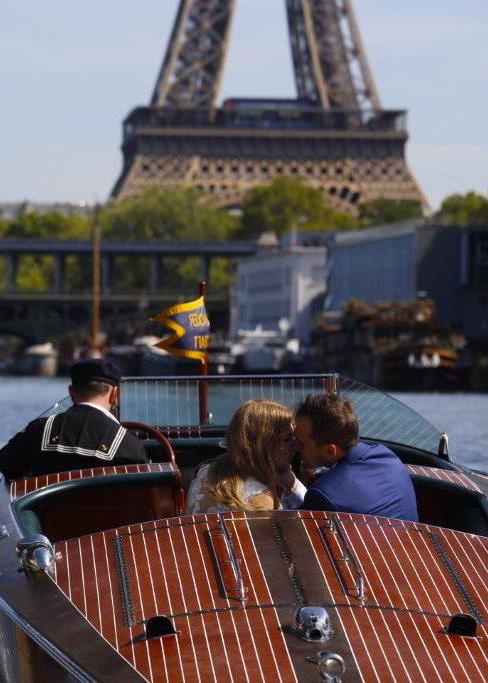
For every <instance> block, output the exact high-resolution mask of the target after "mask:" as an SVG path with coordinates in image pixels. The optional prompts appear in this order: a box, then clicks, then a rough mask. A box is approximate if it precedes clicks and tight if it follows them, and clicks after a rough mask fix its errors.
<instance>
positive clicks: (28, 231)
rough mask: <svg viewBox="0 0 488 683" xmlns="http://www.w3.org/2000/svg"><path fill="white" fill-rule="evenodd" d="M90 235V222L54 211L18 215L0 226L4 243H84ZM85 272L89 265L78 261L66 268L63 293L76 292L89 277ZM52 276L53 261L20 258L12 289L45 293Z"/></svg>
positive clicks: (24, 212) (27, 257)
mask: <svg viewBox="0 0 488 683" xmlns="http://www.w3.org/2000/svg"><path fill="white" fill-rule="evenodd" d="M90 233H91V218H89V217H84V216H79V215H76V214H73V215H65V214H61V213H56V212H54V211H50V212H48V213H42V214H39V213H34V212H30V211H20V212H19V214H18V216H17V217H16V218H14V219H13V220H11V221H9V222H0V235H1V236H2V237H4V238H6V239H52V240H67V239H87V238H88V237H89V236H90ZM71 260H72V259H71ZM69 261H70V259H67V262H69ZM3 265H4V264H2V266H3ZM3 270H4V268H3ZM88 271H89V264H88V263H80V262H79V260H77V262H76V265H75V266H74V268H73V269H71V268H68V266H67V268H66V279H67V289H68V290H79V289H80V285H81V284H82V283H83V282H84V281H86V280H87V279H89V277H90V276H89V272H88ZM53 272H54V259H53V258H52V257H51V256H23V257H22V258H20V260H19V263H18V269H17V282H16V285H17V287H18V288H19V289H20V290H21V291H26V292H42V291H46V290H48V289H49V288H50V286H51V282H52V277H53ZM3 277H4V276H3Z"/></svg>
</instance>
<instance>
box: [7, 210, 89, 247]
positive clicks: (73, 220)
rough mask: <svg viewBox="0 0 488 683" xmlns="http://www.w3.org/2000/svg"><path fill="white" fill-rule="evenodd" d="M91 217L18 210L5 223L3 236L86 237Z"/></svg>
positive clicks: (61, 238)
mask: <svg viewBox="0 0 488 683" xmlns="http://www.w3.org/2000/svg"><path fill="white" fill-rule="evenodd" d="M90 231H91V219H90V218H89V217H86V216H79V215H77V214H71V215H69V216H68V215H65V214H62V213H57V212H55V211H49V212H47V213H35V212H20V213H19V215H18V216H17V217H16V218H14V219H13V220H12V221H10V222H9V223H7V227H6V229H5V231H4V233H3V237H6V238H11V239H29V238H30V239H55V240H67V239H87V238H88V237H89V235H90Z"/></svg>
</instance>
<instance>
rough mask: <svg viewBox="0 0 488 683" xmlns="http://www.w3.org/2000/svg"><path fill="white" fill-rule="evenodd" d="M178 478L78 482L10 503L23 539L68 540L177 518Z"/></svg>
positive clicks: (155, 475) (153, 475)
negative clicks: (36, 535) (30, 536)
mask: <svg viewBox="0 0 488 683" xmlns="http://www.w3.org/2000/svg"><path fill="white" fill-rule="evenodd" d="M179 504H180V484H179V477H178V476H177V475H175V473H173V472H143V473H134V474H123V475H106V476H99V477H97V476H95V477H87V478H83V479H74V480H71V481H65V482H61V483H59V484H53V485H51V486H47V487H45V488H42V489H39V490H37V491H34V492H32V493H28V494H27V495H25V496H22V497H20V498H18V499H16V500H15V501H14V502H13V503H12V507H13V510H14V514H15V515H16V518H17V522H18V524H19V526H20V527H21V529H22V532H23V534H25V535H26V534H27V533H43V534H45V535H46V536H48V537H49V539H50V540H51V541H53V542H54V541H59V540H66V539H67V538H75V537H78V536H83V535H86V534H91V533H95V532H98V531H105V530H107V529H113V528H115V527H119V526H125V525H128V524H136V523H139V522H146V521H152V520H156V519H160V518H163V517H173V516H174V515H176V514H178V513H179Z"/></svg>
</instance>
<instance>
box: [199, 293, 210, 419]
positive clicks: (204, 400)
mask: <svg viewBox="0 0 488 683" xmlns="http://www.w3.org/2000/svg"><path fill="white" fill-rule="evenodd" d="M206 294H207V283H206V282H204V281H203V280H201V281H200V282H199V283H198V295H199V296H202V297H204V299H205V296H206ZM199 374H200V376H201V377H205V376H207V375H208V355H207V354H205V357H204V358H202V359H201V360H200V373H199ZM198 405H199V417H200V424H205V423H206V422H207V420H208V388H207V382H198Z"/></svg>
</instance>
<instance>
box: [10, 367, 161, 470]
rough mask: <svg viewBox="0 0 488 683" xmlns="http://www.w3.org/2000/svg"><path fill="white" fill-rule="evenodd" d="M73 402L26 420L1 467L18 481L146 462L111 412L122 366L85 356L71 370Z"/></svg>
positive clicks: (140, 447)
mask: <svg viewBox="0 0 488 683" xmlns="http://www.w3.org/2000/svg"><path fill="white" fill-rule="evenodd" d="M69 374H70V377H71V384H70V386H69V387H68V390H69V395H70V397H71V400H72V401H73V405H72V406H71V407H70V408H69V409H68V410H67V411H66V412H64V413H59V414H58V415H51V416H49V417H41V418H38V419H36V420H33V421H32V422H30V423H29V424H28V425H27V427H26V428H25V429H24V430H23V431H22V432H19V433H17V434H16V435H15V436H14V437H13V438H12V439H11V440H10V441H9V442H8V444H6V445H5V446H4V447H3V448H2V449H1V450H0V471H1V472H2V473H3V475H4V476H5V478H6V479H19V478H20V477H25V476H37V475H40V474H50V473H52V472H60V471H65V470H76V469H87V468H92V467H103V466H106V465H127V464H129V463H145V462H148V457H147V455H146V452H145V449H144V446H143V444H142V442H141V441H140V440H139V439H137V438H136V437H135V436H133V435H132V434H130V433H129V432H127V430H126V429H124V427H122V426H121V425H120V423H119V421H118V420H117V418H116V417H115V416H114V415H113V414H112V412H111V411H112V409H113V407H114V406H115V405H116V403H117V397H118V390H119V389H118V384H119V381H120V370H119V369H118V367H117V366H116V365H115V364H114V363H111V362H110V361H105V360H95V359H92V360H84V361H80V362H78V363H75V364H74V365H72V366H71V368H70V370H69Z"/></svg>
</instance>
